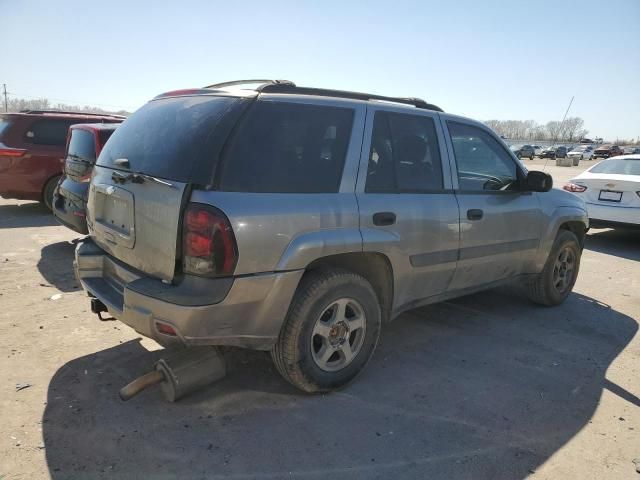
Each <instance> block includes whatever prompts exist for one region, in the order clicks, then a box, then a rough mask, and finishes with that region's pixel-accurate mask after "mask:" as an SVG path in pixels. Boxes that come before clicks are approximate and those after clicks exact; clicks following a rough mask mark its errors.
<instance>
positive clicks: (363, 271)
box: [305, 252, 393, 321]
mask: <svg viewBox="0 0 640 480" xmlns="http://www.w3.org/2000/svg"><path fill="white" fill-rule="evenodd" d="M318 268H336V269H342V270H347V271H350V272H352V273H355V274H357V275H360V276H361V277H363V278H365V279H366V280H367V281H368V282H369V283H370V284H371V286H372V287H373V290H374V291H375V292H376V295H377V296H378V299H379V301H380V309H381V311H382V320H383V321H388V320H389V319H390V318H391V308H392V305H393V267H392V265H391V262H390V261H389V258H387V256H386V255H384V254H382V253H379V252H352V253H340V254H336V255H327V256H324V257H320V258H317V259H315V260H313V261H312V262H311V263H309V265H307V267H306V268H305V270H306V272H311V271H313V270H316V269H318Z"/></svg>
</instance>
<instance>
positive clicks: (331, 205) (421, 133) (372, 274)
mask: <svg viewBox="0 0 640 480" xmlns="http://www.w3.org/2000/svg"><path fill="white" fill-rule="evenodd" d="M246 83H247V82H229V83H224V84H217V85H211V86H209V87H205V88H202V89H194V90H180V91H175V92H169V93H165V94H163V95H160V96H158V97H156V98H154V99H153V100H152V101H150V102H149V103H147V104H146V105H145V106H143V107H142V108H141V109H140V110H138V111H137V112H136V113H134V114H133V115H132V116H131V117H130V118H129V119H127V120H126V121H125V122H124V123H123V124H122V126H121V127H120V128H118V130H116V132H115V133H114V134H113V136H112V137H111V138H110V139H109V141H108V142H107V144H106V145H105V147H104V149H103V150H102V152H101V154H100V156H99V158H98V160H97V163H96V167H95V169H94V172H93V177H92V180H91V185H90V191H89V199H88V212H87V225H88V229H89V233H90V237H89V239H87V240H85V241H84V242H82V243H80V244H79V245H78V246H77V250H76V272H77V275H78V278H79V279H80V281H81V283H82V285H83V287H84V288H85V289H86V291H87V292H88V293H89V295H90V297H91V304H92V311H93V312H95V313H98V314H99V315H100V314H101V313H102V312H106V311H108V312H109V314H111V315H112V316H114V317H116V318H118V319H119V320H121V321H122V322H124V323H126V324H127V325H129V326H131V327H132V328H134V329H135V330H136V331H137V332H139V333H141V334H142V335H145V336H148V337H151V338H153V339H155V340H156V341H158V342H159V343H160V344H162V345H165V346H171V345H174V344H176V345H182V346H195V345H233V346H240V347H246V348H252V349H259V350H267V351H270V352H271V355H272V357H273V360H274V362H275V365H276V367H277V369H278V370H279V372H280V373H281V374H282V376H283V377H284V378H285V379H287V380H288V381H290V382H291V383H292V384H293V385H295V386H296V387H298V388H300V389H302V390H304V391H307V392H319V391H328V390H331V389H334V388H338V387H341V386H343V385H345V384H346V383H348V382H349V381H350V380H352V379H353V378H354V377H355V376H356V375H357V374H358V372H360V371H361V370H362V369H363V368H364V366H365V365H366V364H367V362H368V361H369V359H370V358H371V355H372V354H373V351H374V349H375V347H376V344H377V342H378V337H379V335H380V329H381V325H382V324H383V323H384V322H386V321H389V320H391V319H393V318H395V317H397V316H398V315H399V314H400V313H401V312H403V311H405V310H408V309H411V308H415V307H418V306H421V305H426V304H429V303H433V302H438V301H441V300H445V299H449V298H452V297H459V296H461V295H467V294H469V293H472V292H477V291H480V290H484V289H487V288H491V287H494V286H497V285H500V284H504V283H510V284H513V283H515V282H516V281H517V282H520V283H521V284H522V285H523V286H524V288H525V289H526V292H528V295H529V296H530V298H531V299H532V300H533V301H535V302H537V303H540V304H543V305H557V304H559V303H561V302H562V301H563V300H564V299H565V298H566V297H567V295H568V294H569V293H570V291H571V289H572V287H573V285H574V282H575V280H576V276H577V274H578V268H579V264H580V255H581V252H582V243H583V239H584V235H585V231H586V229H587V226H588V225H587V222H588V220H587V212H586V211H585V206H584V203H583V201H582V200H580V199H579V198H578V197H577V196H575V195H573V194H571V193H568V192H564V191H562V190H556V189H554V190H551V183H552V180H551V177H549V176H548V175H547V174H545V173H542V172H534V171H532V172H527V170H526V169H525V167H524V166H523V165H522V164H521V163H520V162H519V161H518V159H517V158H516V157H515V155H513V153H511V152H510V151H509V148H508V147H507V146H506V145H505V144H504V143H503V141H502V140H500V138H499V137H497V136H496V135H495V134H494V133H493V132H492V131H491V130H490V129H488V128H487V127H485V126H484V125H483V124H481V123H479V122H476V121H473V120H469V119H467V118H463V117H459V116H455V115H450V114H446V113H444V112H443V111H442V110H441V109H440V108H438V107H436V106H435V105H432V104H429V103H426V102H425V101H423V100H420V99H408V98H391V97H381V96H376V95H368V94H363V93H353V92H344V91H335V90H323V89H313V88H304V87H297V86H296V85H294V84H293V83H291V82H288V81H258V82H255V83H250V84H251V85H255V87H254V88H246V87H247V85H242V84H246ZM241 87H245V88H241Z"/></svg>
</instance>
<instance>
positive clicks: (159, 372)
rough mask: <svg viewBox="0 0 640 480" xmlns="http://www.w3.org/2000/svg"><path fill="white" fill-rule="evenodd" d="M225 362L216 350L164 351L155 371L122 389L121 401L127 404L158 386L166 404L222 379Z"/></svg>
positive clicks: (204, 348) (224, 371)
mask: <svg viewBox="0 0 640 480" xmlns="http://www.w3.org/2000/svg"><path fill="white" fill-rule="evenodd" d="M225 374H226V367H225V363H224V358H223V356H222V354H221V353H220V350H218V349H217V348H216V347H191V348H185V349H181V350H175V351H169V350H168V351H167V356H166V357H164V358H161V359H160V360H158V361H157V362H156V364H155V370H154V371H153V372H149V373H147V374H145V375H142V376H141V377H138V378H136V379H135V380H134V381H132V382H131V383H129V384H128V385H126V386H124V387H123V388H122V389H121V390H120V398H121V399H122V400H123V401H127V400H130V399H131V398H133V397H135V396H136V395H138V394H139V393H140V392H142V391H143V390H146V389H147V388H150V387H152V386H154V385H158V384H159V385H160V389H161V390H162V393H163V395H164V397H165V398H166V399H167V400H168V401H169V402H175V401H176V400H179V399H180V398H182V397H184V396H185V395H188V394H189V393H192V392H194V391H196V390H198V389H200V388H203V387H205V386H207V385H210V384H212V383H214V382H217V381H218V380H220V379H222V378H224V376H225Z"/></svg>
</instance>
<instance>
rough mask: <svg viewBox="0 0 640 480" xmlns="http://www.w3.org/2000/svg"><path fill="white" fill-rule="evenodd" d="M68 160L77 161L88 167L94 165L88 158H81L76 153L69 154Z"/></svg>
mask: <svg viewBox="0 0 640 480" xmlns="http://www.w3.org/2000/svg"><path fill="white" fill-rule="evenodd" d="M67 158H70V159H72V160H77V161H79V162H82V163H86V164H88V165H92V162H90V161H89V160H87V159H86V158H83V157H81V156H80V155H76V154H75V153H67Z"/></svg>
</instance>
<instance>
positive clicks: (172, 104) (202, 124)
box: [97, 95, 243, 183]
mask: <svg viewBox="0 0 640 480" xmlns="http://www.w3.org/2000/svg"><path fill="white" fill-rule="evenodd" d="M242 101H243V100H242V99H239V98H235V97H214V96H209V95H206V96H195V97H176V98H164V99H160V100H153V101H151V102H149V103H147V104H146V105H145V106H143V107H142V108H140V109H139V110H138V111H136V112H135V113H134V114H133V115H132V116H131V117H129V118H128V119H127V120H126V121H125V122H124V123H123V124H122V125H121V126H119V127H118V129H117V130H116V131H115V132H114V133H113V135H112V136H111V138H110V139H109V141H108V142H107V144H106V145H105V146H104V148H103V150H102V152H101V153H100V156H99V157H98V162H97V163H98V165H100V166H103V167H109V168H118V169H122V167H121V166H117V167H116V164H115V163H114V162H115V160H117V159H120V158H124V159H127V160H129V165H130V168H129V169H130V170H131V171H133V172H140V173H146V174H148V175H152V176H154V177H159V178H166V179H172V180H177V181H180V182H188V181H191V180H195V181H199V178H197V177H201V176H202V175H205V174H208V173H209V172H212V171H213V161H214V158H215V155H216V153H215V150H216V145H215V144H216V142H217V141H218V140H219V138H218V137H219V136H220V135H218V134H217V133H218V132H216V130H217V126H218V125H219V124H220V123H221V121H222V120H223V119H224V117H225V116H226V115H227V114H228V113H230V112H232V111H236V110H238V109H237V108H235V107H236V106H237V105H238V104H239V103H240V102H242ZM194 177H196V178H194ZM205 180H207V179H204V178H203V179H202V183H207V182H206V181H205Z"/></svg>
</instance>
